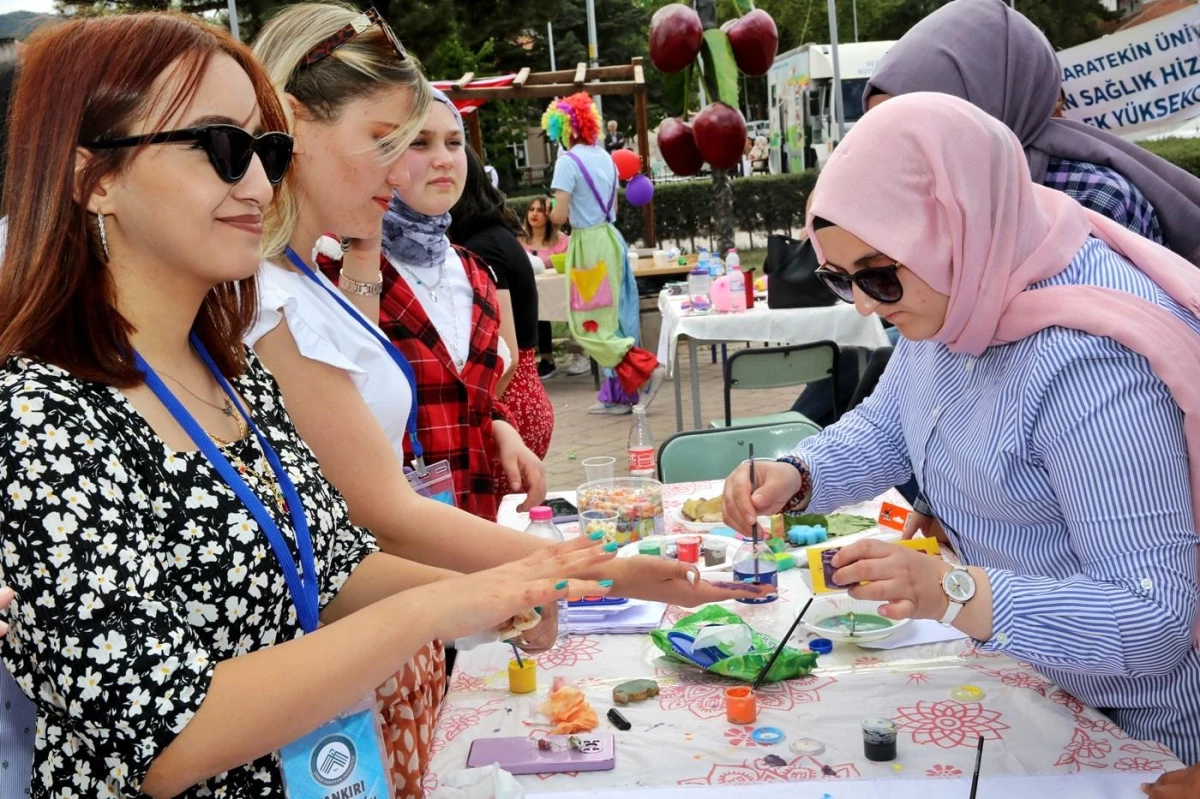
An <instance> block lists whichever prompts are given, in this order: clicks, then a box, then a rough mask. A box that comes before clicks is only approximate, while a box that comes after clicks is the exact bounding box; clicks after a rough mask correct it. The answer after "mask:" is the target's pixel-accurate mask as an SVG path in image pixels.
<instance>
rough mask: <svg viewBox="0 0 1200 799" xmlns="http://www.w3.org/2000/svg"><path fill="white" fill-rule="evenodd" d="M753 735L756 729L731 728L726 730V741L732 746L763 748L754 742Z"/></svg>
mask: <svg viewBox="0 0 1200 799" xmlns="http://www.w3.org/2000/svg"><path fill="white" fill-rule="evenodd" d="M753 734H754V727H730V728H729V729H727V730H725V740H726V741H728V742H729V745H730V746H761V745H762V744H760V743H759V742H758V741H756V740H754V738H753V737H752V736H753Z"/></svg>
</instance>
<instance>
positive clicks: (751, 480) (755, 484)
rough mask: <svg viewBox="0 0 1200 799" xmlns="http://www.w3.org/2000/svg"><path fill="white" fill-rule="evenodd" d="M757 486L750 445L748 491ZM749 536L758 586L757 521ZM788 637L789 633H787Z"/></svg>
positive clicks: (752, 452) (760, 580)
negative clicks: (752, 543) (752, 544)
mask: <svg viewBox="0 0 1200 799" xmlns="http://www.w3.org/2000/svg"><path fill="white" fill-rule="evenodd" d="M757 485H758V484H757V483H756V482H755V481H754V444H753V443H751V444H750V490H751V491H753V490H754V488H755V486H757ZM750 535H751V538H752V540H753V541H754V584H755V585H758V584H759V583H760V582H762V579H761V578H760V577H759V576H758V521H757V520H755V522H754V524H753V525H751V526H750ZM789 635H790V633H789Z"/></svg>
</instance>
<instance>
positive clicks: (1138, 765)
mask: <svg viewBox="0 0 1200 799" xmlns="http://www.w3.org/2000/svg"><path fill="white" fill-rule="evenodd" d="M719 485H720V484H719V483H705V484H697V483H690V484H689V483H683V484H678V485H670V486H666V487H665V489H664V498H665V503H666V506H667V519H668V522H667V531H668V532H683V530H682V529H681V528H680V527H679V526H678V524H677V523H674V522H671V521H670V518H671V515H672V512H673V510H674V509H675V508H677V507H679V505H681V504H682V501H683V500H684V499H685V498H686V497H688V496H691V495H693V494H694V493H697V492H700V493H703V494H704V495H705V496H713V495H714V493H716V492H719ZM566 493H567V496H571V494H570V492H566ZM560 495H561V494H560ZM889 498H890V496H889ZM520 500H521V497H517V496H509V497H506V498H505V499H504V501H503V503H502V504H501V507H500V512H499V517H500V522H501V523H502V524H508V525H509V526H512V527H516V528H518V529H523V528H524V526H525V525H526V524H527V523H528V522H527V517H525V516H524V515H523V514H517V513H516V512H515V507H516V505H517V504H518V502H519V501H520ZM877 509H878V503H868V504H865V505H862V506H859V507H856V508H850V509H848V510H850V511H852V512H859V513H869V514H872V515H873V514H874V513H876V512H877ZM564 532H567V533H570V532H571V530H570V528H567V529H566V530H564ZM861 535H882V533H880V532H879V531H878V530H874V531H867V532H866V533H863V534H861ZM808 586H809V584H808V579H807V572H806V571H804V570H799V569H794V570H791V571H787V572H784V573H782V574H781V575H780V589H781V590H780V600H779V601H778V602H775V603H773V605H771V606H760V607H767V608H769V609H770V610H769V611H768V614H769V615H767V616H766V617H764V618H754V619H753V620H752V622H751V623H752V624H754V625H755V626H756V627H757V628H758V629H760V630H762V631H763V632H765V633H768V634H772V635H775V636H779V635H782V634H783V633H784V632H786V630H787V627H788V626H789V625H790V623H791V621H792V619H793V618H794V616H795V614H796V613H797V612H798V611H799V609H800V607H802V604H803V602H804V601H805V600H807V598H808V597H809V596H810V589H809V587H808ZM727 604H728V605H729V606H731V609H732V610H735V611H738V612H743V611H745V610H746V609H747V607H748V606H741V605H738V604H737V603H734V602H730V603H727ZM690 612H691V611H687V610H683V609H680V608H675V607H672V608H668V610H667V615H666V618H665V619H664V621H663V624H664V626H668V627H669V626H671V625H672V624H674V623H675V622H676V621H677V620H678V619H679V618H681V617H682V616H684V615H686V614H687V613H690ZM794 640H796V641H800V640H803V634H800V633H798V634H797V637H796V638H795V639H794ZM511 656H512V653H511V650H510V649H509V648H508V647H506V646H504V645H502V644H491V645H487V646H484V647H480V648H478V649H474V650H471V651H468V652H462V653H460V654H459V656H458V661H457V663H456V664H455V670H454V674H453V675H452V677H451V681H450V691H449V693H448V695H447V696H446V699H445V701H444V705H443V708H442V712H441V715H440V718H439V720H438V726H437V730H436V732H435V736H434V744H433V751H434V756H433V760H432V762H431V764H430V768H429V770H428V772H427V774H426V779H425V787H426V790H427V791H429V792H431V791H432V790H434V789H435V788H436V787H437V786H438V785H440V784H441V782H442V780H443V779H444V777H445V776H446V775H448V774H450V773H452V772H455V771H458V770H460V769H462V768H464V767H465V764H466V759H467V752H468V750H469V749H470V745H471V741H472V740H474V739H476V738H481V737H496V736H522V737H526V736H528V737H531V738H537V737H540V736H542V735H545V734H546V732H547V728H546V726H538V725H541V724H544V722H545V719H544V718H542V717H541V716H540V715H539V714H538V713H537V707H538V705H540V704H541V703H542V702H544V701H545V700H546V697H547V695H548V692H549V689H550V683H551V681H552V680H553V679H554V678H556V677H564V678H566V679H567V680H569V681H570V682H572V683H574V684H575V685H577V686H579V687H580V688H581V689H582V690H583V691H584V692H585V693H586V695H587V697H588V700H589V701H590V702H591V704H592V706H593V707H594V708H595V709H596V712H597V714H598V715H599V717H600V726H599V727H598V728H597V729H598V730H600V731H604V732H612V733H614V734H615V736H616V741H617V756H616V768H615V769H613V770H612V771H600V772H591V773H578V774H554V775H542V776H526V777H519V778H518V779H519V780H520V781H521V783H522V784H523V785H524V787H525V789H526V791H527V792H529V793H531V794H537V793H567V792H577V791H605V792H608V791H615V790H622V791H637V790H644V789H646V788H649V787H666V786H671V787H674V786H682V787H687V786H722V785H725V786H730V785H739V784H742V785H744V784H747V783H765V782H785V781H786V782H797V781H813V783H812V784H810V785H809V786H803V787H802V788H801V786H797V790H796V791H795V792H794V793H789V796H793V797H797V798H798V799H820V797H821V796H822V794H824V793H826V792H828V793H829V794H830V795H832V796H837V797H840V796H841V791H840V789H839V788H838V785H839V784H844V783H845V781H846V780H856V779H874V780H889V781H891V780H897V779H900V780H905V779H909V780H922V781H923V780H928V779H930V778H938V779H942V778H945V779H947V780H955V781H957V780H963V779H964V778H968V779H969V777H970V775H971V771H972V769H973V766H974V759H975V748H976V742H977V740H978V738H979V736H980V735H982V736H983V737H984V738H985V739H986V741H987V743H986V745H985V754H984V768H983V774H984V775H985V777H989V778H991V777H1000V776H1003V775H1014V776H1023V775H1077V774H1078V775H1091V776H1090V777H1088V779H1091V780H1095V779H1096V778H1097V775H1101V774H1104V773H1129V772H1145V773H1146V775H1147V780H1148V781H1152V780H1153V777H1154V776H1155V773H1156V772H1160V771H1162V770H1164V769H1175V768H1179V767H1180V765H1181V764H1180V763H1179V762H1178V761H1177V760H1176V758H1175V757H1174V756H1173V755H1172V754H1171V753H1170V752H1169V751H1167V750H1166V749H1165V748H1164V747H1162V746H1161V745H1159V744H1155V743H1147V742H1141V741H1136V740H1132V739H1130V738H1129V737H1128V736H1126V735H1125V734H1124V733H1123V732H1121V731H1120V730H1119V729H1118V728H1117V727H1116V725H1114V724H1113V723H1112V722H1111V721H1110V720H1109V719H1107V718H1106V717H1105V716H1103V715H1102V714H1100V713H1099V712H1097V711H1095V710H1093V709H1091V708H1088V707H1086V706H1085V705H1083V704H1082V703H1081V702H1080V701H1079V700H1077V699H1076V698H1075V697H1073V696H1071V695H1070V694H1068V693H1067V692H1066V691H1064V690H1062V689H1061V688H1059V687H1058V686H1056V685H1054V684H1052V683H1050V682H1049V681H1047V680H1046V679H1045V678H1044V677H1042V676H1041V675H1039V674H1038V673H1037V672H1036V671H1034V670H1033V669H1032V668H1031V667H1030V666H1029V665H1028V664H1025V663H1019V662H1017V661H1015V660H1013V659H1012V658H1009V657H1007V656H1005V655H1000V654H996V653H991V652H981V651H980V650H979V649H977V648H976V647H975V646H974V645H972V642H971V641H970V640H969V639H959V640H957V641H951V642H945V643H940V644H926V645H922V646H916V647H909V648H904V649H894V650H867V649H861V648H859V647H857V646H854V645H848V644H846V645H835V649H834V651H833V653H832V654H830V655H827V656H822V657H821V659H820V663H819V665H818V667H817V669H816V671H815V672H814V673H813V674H812V675H810V676H809V677H807V678H805V679H798V680H789V681H786V682H783V683H777V684H773V685H768V686H766V687H764V688H763V689H762V690H761V692H760V694H759V715H758V720H757V722H756V723H755V724H754V725H751V726H742V725H732V724H729V723H728V722H727V721H726V719H725V708H724V698H723V697H724V690H725V688H726V687H728V686H729V685H731V684H732V683H731V682H730V681H728V680H724V679H721V678H718V677H714V676H712V675H709V674H707V673H705V672H702V671H700V670H698V669H695V668H692V667H689V666H682V665H680V664H676V663H674V662H671V661H668V660H666V659H665V658H663V657H662V656H661V654H660V653H659V651H658V649H657V648H655V647H654V645H653V644H652V643H651V642H650V640H649V637H648V636H645V635H588V636H572V637H571V638H570V639H569V644H568V645H567V646H566V647H565V648H564V649H562V650H558V651H552V652H549V653H545V654H542V655H538V656H536V659H537V661H538V669H539V674H538V691H537V692H536V693H534V694H531V695H527V696H515V695H513V694H510V693H509V692H508V685H507V678H506V674H505V669H506V668H507V664H508V661H509V659H510V658H511ZM640 677H645V678H652V679H655V680H657V681H658V683H659V685H660V687H661V693H660V695H659V696H658V697H657V698H655V699H651V700H649V701H646V702H642V703H637V704H631V705H629V706H627V707H624V708H622V709H621V713H622V714H623V715H624V716H625V717H626V718H627V719H628V720H629V721H630V722H631V723H632V724H633V729H631V730H629V731H628V732H620V731H618V730H616V728H614V727H613V726H612V725H611V724H610V723H609V722H608V721H607V720H606V719H605V713H606V712H607V711H608V708H609V707H610V706H612V689H613V687H614V686H615V685H617V684H618V683H621V682H624V681H626V680H630V679H634V678H640ZM962 685H973V686H977V687H978V688H980V689H982V691H983V692H984V696H983V697H982V698H981V699H980V700H979V701H960V700H957V699H955V698H953V697H952V696H951V691H952V690H953V689H955V688H956V687H959V686H962ZM879 716H883V717H888V718H891V719H893V720H894V721H895V723H896V725H897V727H898V728H899V738H898V750H899V753H898V758H897V759H896V761H895V762H894V763H873V762H871V761H868V760H867V759H866V758H865V757H864V756H863V744H862V734H861V729H860V722H861V721H862V720H863V719H864V718H867V717H879ZM757 726H773V727H778V728H779V729H780V730H782V731H783V732H784V733H785V734H786V735H787V739H786V740H785V741H783V742H782V743H780V744H777V745H774V746H763V745H759V744H756V743H755V742H754V741H753V740H751V738H750V733H751V732H752V731H753V729H754V727H757ZM799 737H809V738H816V739H819V740H821V741H823V742H824V744H825V751H824V753H822V754H820V755H816V756H811V757H810V756H802V755H797V754H794V753H792V752H791V750H790V749H789V748H788V746H789V744H790V743H791V741H793V740H794V739H796V738H799ZM829 771H832V772H833V774H834V775H835V776H829V774H828V772H829ZM1087 784H1088V783H1087V782H1086V781H1081V786H1082V785H1087ZM1092 784H1094V783H1092ZM818 787H819V788H820V790H814V788H818ZM962 788H963V789H961V790H960V791H959V792H957V793H954V794H953V795H954V796H961V797H965V796H966V795H967V791H966V790H965V785H963V786H962ZM981 788H982V786H981ZM699 794H700V795H703V792H699ZM751 795H755V794H751V793H749V792H746V793H741V792H738V793H737V794H736V796H738V797H741V796H751ZM854 795H855V796H860V795H884V794H864V793H863V792H862V791H857V792H854ZM926 795H927V796H930V797H932V796H935V795H938V794H937V793H936V792H934V793H929V794H926ZM945 795H947V796H949V795H951V794H950V793H949V792H947V793H946V794H945ZM1010 795H1011V794H1008V793H1003V792H1000V793H997V792H995V791H994V790H993V791H992V792H990V793H989V792H985V791H984V790H982V789H981V791H980V797H981V799H983V798H984V797H999V796H1010ZM1020 795H1022V796H1032V795H1033V794H1032V793H1022V794H1020ZM1062 795H1063V796H1064V797H1065V796H1068V795H1070V796H1094V797H1101V796H1106V795H1110V794H1107V793H1106V792H1101V791H1096V792H1095V793H1092V794H1089V793H1088V792H1087V791H1084V792H1083V793H1079V792H1069V791H1066V792H1064V793H1063V794H1062ZM905 796H908V794H907V793H906V794H905ZM1132 796H1133V794H1130V797H1131V799H1132ZM847 799H850V797H849V796H847Z"/></svg>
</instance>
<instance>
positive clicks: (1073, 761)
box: [1054, 727, 1113, 771]
mask: <svg viewBox="0 0 1200 799" xmlns="http://www.w3.org/2000/svg"><path fill="white" fill-rule="evenodd" d="M1112 751H1113V745H1112V742H1111V741H1108V740H1105V739H1104V738H1093V737H1092V736H1091V735H1089V734H1088V733H1087V731H1085V730H1083V729H1080V728H1079V727H1076V728H1075V731H1074V732H1073V733H1072V734H1071V742H1070V743H1068V744H1067V746H1066V748H1065V749H1064V750H1063V753H1062V754H1061V755H1059V757H1058V760H1057V761H1055V763H1054V766H1055V768H1068V767H1071V768H1073V769H1074V770H1075V771H1082V770H1083V769H1084V768H1105V766H1106V764H1105V763H1104V760H1105V758H1107V757H1108V756H1109V755H1111V754H1112Z"/></svg>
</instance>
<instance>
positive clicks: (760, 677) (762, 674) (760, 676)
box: [754, 596, 813, 691]
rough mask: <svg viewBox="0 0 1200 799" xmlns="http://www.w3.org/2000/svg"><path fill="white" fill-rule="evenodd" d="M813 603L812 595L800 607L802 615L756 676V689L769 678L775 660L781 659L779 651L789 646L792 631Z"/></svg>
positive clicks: (794, 630)
mask: <svg viewBox="0 0 1200 799" xmlns="http://www.w3.org/2000/svg"><path fill="white" fill-rule="evenodd" d="M812 603H813V597H811V596H810V597H809V598H808V601H807V602H805V603H804V607H802V608H801V609H800V615H799V616H797V617H796V620H795V621H794V622H792V626H791V627H789V628H788V631H787V634H785V635H784V636H783V638H782V639H781V640H780V641H779V646H777V647H775V652H774V654H772V655H771V659H770V660H768V661H767V665H765V666H763V670H762V671H760V672H759V673H758V676H757V677H755V678H754V690H755V691H757V690H758V689H759V687H760V686H761V685H762V684H763V680H765V679H767V672H768V671H770V670H771V667H772V666H774V665H775V661H776V660H779V653H780V652H782V651H783V648H784V647H785V646H787V642H788V639H789V638H791V637H792V633H794V632H796V628H797V627H798V626H799V625H800V620H801V619H803V618H804V614H805V613H807V612H808V607H809V605H811V604H812Z"/></svg>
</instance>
